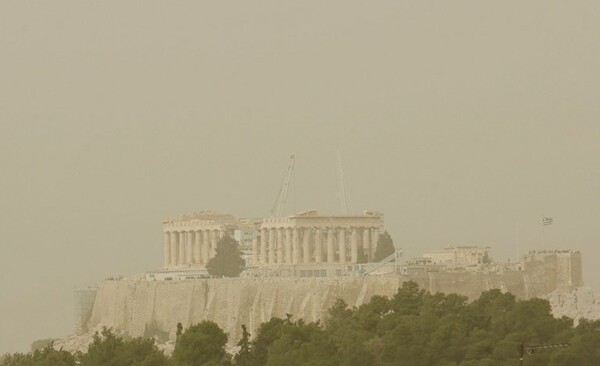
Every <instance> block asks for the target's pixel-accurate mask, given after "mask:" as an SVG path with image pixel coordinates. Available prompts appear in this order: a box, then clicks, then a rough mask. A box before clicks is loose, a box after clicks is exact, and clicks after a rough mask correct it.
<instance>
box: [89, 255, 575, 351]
mask: <svg viewBox="0 0 600 366" xmlns="http://www.w3.org/2000/svg"><path fill="white" fill-rule="evenodd" d="M562 254H565V255H562ZM566 254H568V255H566ZM522 264H523V266H522V267H523V268H524V269H523V270H510V271H502V270H497V271H493V272H489V273H485V272H467V271H462V272H443V271H440V272H427V273H422V274H419V275H413V276H411V277H409V276H382V277H359V276H356V277H329V278H290V277H287V278H284V277H281V278H232V279H195V280H183V281H146V280H130V279H129V280H128V279H125V280H117V281H104V282H103V283H102V284H101V285H100V286H99V288H98V292H97V294H96V300H95V303H94V307H93V310H92V314H91V318H90V322H89V324H88V326H89V327H90V328H95V327H98V326H101V325H104V326H109V327H113V328H115V329H118V330H121V331H123V332H125V333H127V334H129V335H131V336H142V335H143V334H144V330H145V328H146V327H147V326H153V327H158V328H159V329H161V330H164V331H167V332H169V334H170V337H171V338H174V335H175V334H174V333H175V328H176V324H177V323H178V322H181V323H182V324H183V325H184V326H186V327H187V326H189V325H191V324H194V323H197V322H200V321H202V320H212V321H215V322H216V323H217V324H219V326H220V327H222V328H223V329H224V330H225V331H226V332H228V333H229V335H230V341H231V342H235V341H236V340H237V339H238V338H239V336H240V330H241V325H242V324H245V325H246V326H247V327H248V329H249V330H250V332H251V333H254V331H255V330H256V329H257V328H258V326H259V325H260V323H262V322H265V321H268V320H269V319H270V318H272V317H280V318H283V317H285V316H286V314H292V315H293V316H294V318H295V319H299V318H302V319H304V320H306V321H317V320H323V319H324V318H325V316H326V314H327V311H328V309H329V308H330V307H331V306H332V305H333V304H334V302H335V301H336V300H337V299H338V298H339V299H343V300H344V301H346V302H347V303H348V304H349V305H350V306H360V305H361V304H363V303H364V302H367V301H368V300H369V299H370V298H371V297H372V296H373V295H384V296H392V295H393V294H395V293H396V291H397V289H398V287H400V286H401V285H402V283H403V282H405V281H408V280H412V281H415V282H417V283H418V284H419V285H420V286H421V287H422V288H424V289H426V290H428V291H430V292H445V293H459V294H463V295H466V296H468V297H469V298H470V299H475V298H477V297H479V294H480V293H481V292H482V291H486V290H489V289H493V288H498V289H500V290H502V291H508V292H511V293H513V294H514V295H515V296H517V297H518V298H521V299H528V298H532V297H540V296H544V295H547V294H549V293H551V292H553V291H555V290H558V291H570V290H572V289H573V288H576V287H579V286H581V285H582V281H581V256H580V255H579V253H557V254H552V255H548V254H545V255H534V256H530V257H528V258H526V259H525V261H524V262H523V263H522Z"/></svg>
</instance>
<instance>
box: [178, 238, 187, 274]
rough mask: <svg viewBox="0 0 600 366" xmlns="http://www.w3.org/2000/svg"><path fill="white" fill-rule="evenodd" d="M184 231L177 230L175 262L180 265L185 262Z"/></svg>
mask: <svg viewBox="0 0 600 366" xmlns="http://www.w3.org/2000/svg"><path fill="white" fill-rule="evenodd" d="M185 239H186V237H185V231H180V232H179V258H177V264H178V265H179V266H182V265H184V264H185Z"/></svg>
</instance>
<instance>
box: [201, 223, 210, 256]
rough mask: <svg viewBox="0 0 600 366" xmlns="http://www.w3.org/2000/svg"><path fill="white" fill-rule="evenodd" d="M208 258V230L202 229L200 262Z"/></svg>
mask: <svg viewBox="0 0 600 366" xmlns="http://www.w3.org/2000/svg"><path fill="white" fill-rule="evenodd" d="M209 259H210V231H209V230H202V263H203V264H206V263H208V260H209Z"/></svg>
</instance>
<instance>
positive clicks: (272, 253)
mask: <svg viewBox="0 0 600 366" xmlns="http://www.w3.org/2000/svg"><path fill="white" fill-rule="evenodd" d="M276 235H277V234H276V233H275V228H271V229H270V230H269V264H271V265H273V264H275V238H276Z"/></svg>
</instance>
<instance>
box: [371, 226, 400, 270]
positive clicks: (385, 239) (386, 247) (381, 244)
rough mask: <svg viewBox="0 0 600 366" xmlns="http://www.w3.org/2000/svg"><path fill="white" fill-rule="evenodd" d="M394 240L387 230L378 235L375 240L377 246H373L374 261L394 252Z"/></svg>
mask: <svg viewBox="0 0 600 366" xmlns="http://www.w3.org/2000/svg"><path fill="white" fill-rule="evenodd" d="M395 250H396V248H394V241H393V240H392V237H391V236H390V234H388V232H387V231H386V232H384V233H383V234H381V235H379V239H378V240H377V248H375V262H379V261H381V260H383V259H384V258H386V257H388V256H390V255H392V254H394V251H395Z"/></svg>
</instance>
